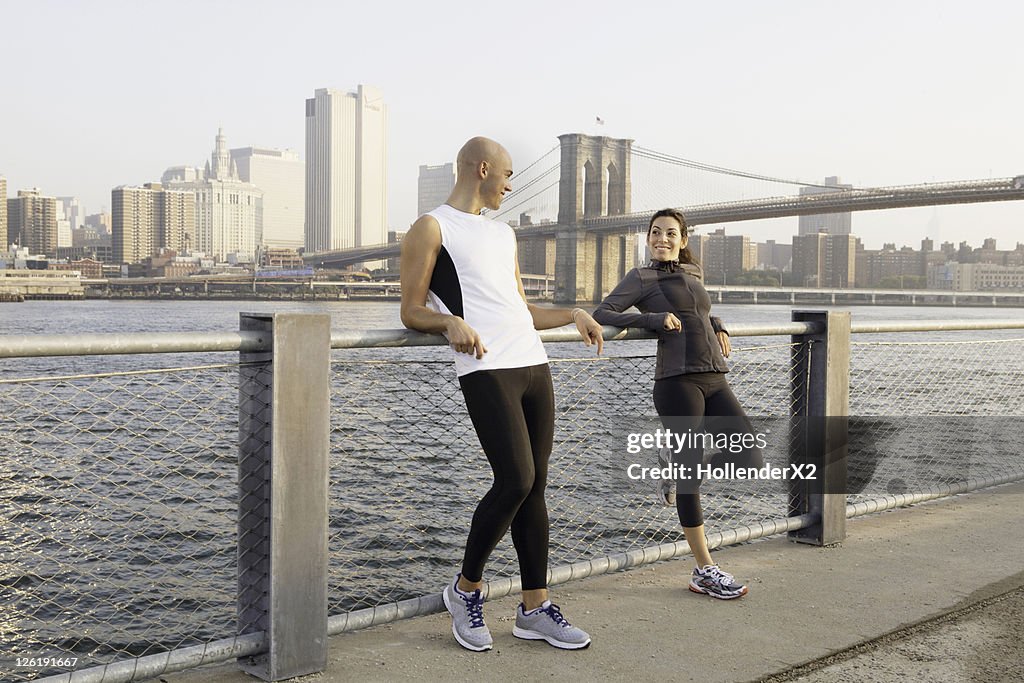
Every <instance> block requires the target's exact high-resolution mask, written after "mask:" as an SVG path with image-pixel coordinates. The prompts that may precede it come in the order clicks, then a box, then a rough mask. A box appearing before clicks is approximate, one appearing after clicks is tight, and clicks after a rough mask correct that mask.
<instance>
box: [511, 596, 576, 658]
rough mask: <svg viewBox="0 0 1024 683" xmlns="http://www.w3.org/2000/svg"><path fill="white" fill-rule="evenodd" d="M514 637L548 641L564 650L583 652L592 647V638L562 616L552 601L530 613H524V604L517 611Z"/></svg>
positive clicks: (546, 601)
mask: <svg viewBox="0 0 1024 683" xmlns="http://www.w3.org/2000/svg"><path fill="white" fill-rule="evenodd" d="M512 635H514V636H515V637H516V638H523V639H525V640H546V641H548V643H550V644H551V645H554V646H555V647H560V648H562V649H563V650H582V649H583V648H585V647H587V646H588V645H590V636H589V635H587V633H586V631H584V630H582V629H578V628H576V627H575V626H573V625H572V624H570V623H569V622H568V621H566V620H565V617H563V616H562V611H561V610H560V609H559V608H558V605H555V604H553V603H552V602H551V601H550V600H545V601H544V604H543V605H541V606H540V607H538V608H537V609H535V610H530V611H529V612H524V611H523V603H519V608H518V609H517V610H516V625H515V626H514V627H513V628H512Z"/></svg>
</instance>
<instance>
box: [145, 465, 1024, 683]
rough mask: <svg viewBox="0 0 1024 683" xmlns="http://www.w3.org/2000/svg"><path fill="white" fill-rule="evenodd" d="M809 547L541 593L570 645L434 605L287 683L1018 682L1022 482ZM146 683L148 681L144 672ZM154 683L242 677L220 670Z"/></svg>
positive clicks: (725, 553)
mask: <svg viewBox="0 0 1024 683" xmlns="http://www.w3.org/2000/svg"><path fill="white" fill-rule="evenodd" d="M847 533H848V537H847V539H846V540H845V541H844V542H843V543H842V544H841V545H840V546H837V547H829V548H818V547H813V546H807V545H802V544H797V543H792V542H790V541H788V540H786V539H785V538H783V537H775V538H771V539H765V540H762V541H758V542H753V543H748V544H745V545H740V546H734V547H729V548H724V549H720V550H718V551H715V553H714V555H715V558H716V560H717V561H718V562H719V564H720V565H721V566H722V567H723V568H724V569H725V570H726V571H729V572H731V573H733V574H735V575H736V577H737V578H738V579H740V580H742V581H744V582H746V583H747V584H748V585H750V594H749V595H747V596H746V597H744V598H742V599H739V600H732V601H718V600H714V599H711V598H708V597H706V596H701V595H697V594H694V593H691V592H690V591H689V590H687V581H688V577H689V572H690V569H691V567H692V560H691V559H690V558H689V557H685V558H681V559H677V560H672V561H669V562H662V563H658V564H656V565H651V566H646V567H641V568H635V569H632V570H628V571H624V572H619V573H615V574H608V575H604V576H598V577H593V578H589V579H584V580H581V581H576V582H572V583H569V584H565V585H561V586H556V587H554V588H553V589H552V597H553V599H554V601H555V602H557V603H559V604H560V605H561V606H562V608H563V610H564V612H565V614H566V616H567V617H568V618H569V619H570V620H571V621H572V622H573V623H574V624H577V625H579V626H581V627H582V628H584V629H586V630H587V631H589V632H590V634H591V635H592V636H593V639H594V641H593V645H592V646H591V647H590V648H588V649H586V650H581V651H574V652H567V651H561V650H556V649H554V648H552V647H550V646H548V645H546V644H545V643H542V642H529V641H521V640H518V639H516V638H514V637H513V636H512V625H513V622H514V620H515V617H514V610H515V607H516V605H517V604H518V599H517V598H516V597H515V596H509V597H506V598H501V599H497V600H494V601H489V602H487V603H486V605H485V608H484V613H485V615H486V617H487V623H488V626H490V629H491V632H492V634H493V636H494V640H495V647H494V649H493V650H491V651H490V652H484V653H472V652H468V651H466V650H463V649H462V648H460V647H459V646H458V645H457V644H456V643H455V640H454V639H453V637H452V635H451V630H450V629H451V626H450V625H451V621H450V617H449V616H448V615H447V613H445V614H436V615H431V616H426V617H419V618H416V619H410V620H406V621H402V622H397V623H394V624H388V625H382V626H377V627H374V628H370V629H366V630H363V631H359V632H355V633H348V634H343V635H340V636H335V637H332V638H331V641H330V654H329V661H328V668H327V671H325V672H324V673H322V674H314V675H310V676H303V677H300V678H297V679H293V680H295V681H301V682H303V683H304V682H306V681H317V682H318V683H335V682H341V681H464V680H477V681H479V680H485V681H491V680H493V681H512V680H552V679H561V680H581V681H582V680H588V681H589V680H612V681H635V680H637V679H641V680H663V681H694V682H697V681H699V682H701V683H712V682H715V681H728V682H733V681H771V682H772V683H775V682H779V683H781V682H782V681H814V682H816V683H819V682H820V683H824V682H826V681H827V682H829V683H833V682H837V683H843V682H844V681H850V682H854V681H856V682H858V683H860V682H862V681H874V682H879V683H887V682H890V681H891V682H893V683H895V682H896V681H900V682H902V681H905V680H913V679H917V680H928V681H930V682H932V683H944V682H947V681H948V682H950V683H960V682H968V681H970V682H974V681H1024V483H1016V484H1010V485H1005V486H1001V487H998V488H996V489H988V490H986V491H981V492H975V493H970V494H964V495H959V496H955V497H952V498H947V499H942V500H938V501H932V502H929V503H924V504H919V505H915V506H912V507H910V508H903V509H900V510H894V511H889V512H884V513H878V514H874V515H869V516H865V517H860V518H856V519H853V520H849V522H848V525H847ZM155 680H156V679H154V681H155ZM159 680H161V681H165V682H166V683H186V682H188V683H243V682H246V683H248V682H250V681H253V680H254V679H253V678H251V677H249V676H247V675H245V674H242V673H241V672H239V671H238V669H237V667H236V666H235V665H234V664H225V665H219V666H216V667H207V668H202V669H195V670H192V671H187V672H182V673H176V674H164V675H163V676H161V677H160V679H159Z"/></svg>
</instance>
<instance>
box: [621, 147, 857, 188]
mask: <svg viewBox="0 0 1024 683" xmlns="http://www.w3.org/2000/svg"><path fill="white" fill-rule="evenodd" d="M632 154H633V155H634V156H638V157H642V158H644V159H652V160H654V161H661V162H664V163H667V164H671V165H673V166H684V167H686V168H692V169H695V170H698V171H708V172H709V173H718V174H720V175H729V176H734V177H736V178H749V179H751V180H764V181H767V182H771V183H781V184H783V185H798V186H801V187H820V188H824V189H828V190H833V191H836V192H838V191H840V189H841V188H837V187H835V186H833V185H821V184H818V183H808V182H804V181H802V180H790V179H786V178H774V177H772V176H766V175H761V174H759V173H750V172H748V171H738V170H736V169H733V168H726V167H725V166H714V165H712V164H705V163H702V162H700V161H693V160H692V159H684V158H683V157H677V156H673V155H671V154H665V153H664V152H658V151H656V150H653V149H647V148H646V147H640V146H638V145H633V148H632Z"/></svg>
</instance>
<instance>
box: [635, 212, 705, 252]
mask: <svg viewBox="0 0 1024 683" xmlns="http://www.w3.org/2000/svg"><path fill="white" fill-rule="evenodd" d="M659 218H673V219H675V221H676V222H677V223H679V234H680V237H688V236H689V234H690V229H689V227H687V225H686V219H685V218H684V217H683V212H682V211H680V210H679V209H661V210H660V211H655V212H654V215H653V216H651V222H650V223H648V224H647V238H648V239H650V237H651V228H653V227H654V221H656V220H658V219H659ZM679 262H680V263H692V264H693V265H695V266H698V265H700V264H699V263H698V262H697V257H696V256H694V255H693V252H692V251H690V244H689V240H687V244H686V246H685V247H683V248H682V249H680V250H679Z"/></svg>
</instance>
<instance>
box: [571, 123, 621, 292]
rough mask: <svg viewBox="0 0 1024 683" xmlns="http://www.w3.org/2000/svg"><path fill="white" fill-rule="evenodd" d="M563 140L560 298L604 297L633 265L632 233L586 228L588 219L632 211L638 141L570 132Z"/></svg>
mask: <svg viewBox="0 0 1024 683" xmlns="http://www.w3.org/2000/svg"><path fill="white" fill-rule="evenodd" d="M558 140H559V142H560V143H561V159H562V165H561V178H560V180H559V184H558V225H559V228H558V231H557V233H556V235H555V302H556V303H576V302H579V301H600V300H601V297H602V296H603V295H604V293H605V292H607V291H609V290H611V288H613V287H614V286H615V284H616V283H618V281H619V280H620V279H621V278H622V276H623V275H625V270H626V268H627V267H632V265H633V264H632V261H633V259H631V258H629V257H628V256H629V254H630V253H632V252H633V251H635V248H634V245H633V244H632V243H634V242H635V237H634V236H632V235H628V236H622V235H611V236H605V235H600V234H596V233H592V232H587V231H586V230H585V223H586V222H587V221H588V220H589V219H594V218H600V217H601V216H619V215H622V214H628V213H629V212H630V210H631V208H630V204H631V202H630V193H631V179H630V153H631V150H632V145H633V141H632V140H625V139H619V138H609V137H604V136H593V135H584V134H582V133H567V134H565V135H559V136H558Z"/></svg>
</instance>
